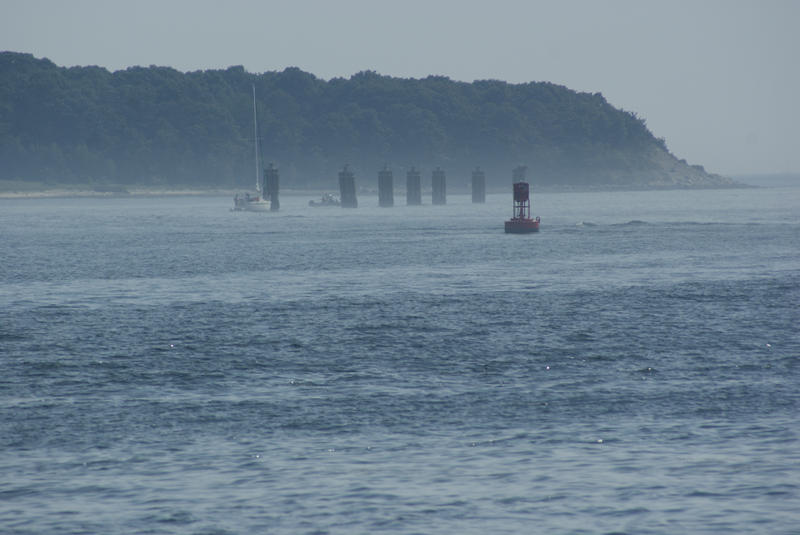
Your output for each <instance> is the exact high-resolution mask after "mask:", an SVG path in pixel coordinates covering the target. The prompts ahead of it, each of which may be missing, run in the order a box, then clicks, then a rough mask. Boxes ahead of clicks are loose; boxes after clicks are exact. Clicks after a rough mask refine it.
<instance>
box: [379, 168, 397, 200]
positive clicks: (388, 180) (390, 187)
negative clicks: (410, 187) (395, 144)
mask: <svg viewBox="0 0 800 535" xmlns="http://www.w3.org/2000/svg"><path fill="white" fill-rule="evenodd" d="M378 206H385V207H389V206H394V179H393V177H392V170H391V169H389V167H388V166H386V165H384V166H383V169H382V170H381V171H379V172H378Z"/></svg>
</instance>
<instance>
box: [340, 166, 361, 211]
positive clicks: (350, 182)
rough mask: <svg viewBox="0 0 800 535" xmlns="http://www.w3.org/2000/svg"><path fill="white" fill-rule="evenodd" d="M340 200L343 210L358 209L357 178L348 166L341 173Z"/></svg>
mask: <svg viewBox="0 0 800 535" xmlns="http://www.w3.org/2000/svg"><path fill="white" fill-rule="evenodd" d="M339 198H340V199H341V202H342V208H358V199H356V177H355V175H354V174H353V172H352V171H350V169H349V168H348V167H347V165H345V166H344V168H343V169H342V170H341V171H340V172H339Z"/></svg>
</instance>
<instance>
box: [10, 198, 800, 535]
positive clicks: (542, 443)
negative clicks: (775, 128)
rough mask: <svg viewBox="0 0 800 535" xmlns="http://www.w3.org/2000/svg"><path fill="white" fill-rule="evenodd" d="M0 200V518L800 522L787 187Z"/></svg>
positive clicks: (25, 527) (796, 290)
mask: <svg viewBox="0 0 800 535" xmlns="http://www.w3.org/2000/svg"><path fill="white" fill-rule="evenodd" d="M309 198H310V197H301V196H298V197H289V196H285V197H284V198H283V199H282V201H283V202H282V211H281V212H280V213H278V214H250V213H234V212H230V211H229V207H230V205H231V204H232V203H231V200H230V199H227V198H202V197H201V198H192V197H184V198H152V199H141V198H118V199H42V200H15V201H12V200H0V259H2V261H0V371H1V372H2V373H0V531H2V532H3V533H17V534H23V533H24V534H28V533H30V534H34V533H36V534H41V533H59V534H67V533H125V534H128V533H181V534H182V533H286V534H289V533H291V534H295V533H336V534H344V533H347V534H350V533H441V534H445V533H447V534H450V533H471V534H485V533H529V532H538V533H609V532H615V533H637V534H639V533H659V534H661V533H664V534H667V533H670V534H671V533H723V532H732V533H796V532H797V531H796V530H797V526H798V525H800V513H798V510H800V507H798V504H800V424H798V413H800V366H798V364H800V335H799V334H798V327H800V309H799V308H798V303H800V208H798V207H799V206H800V188H792V187H781V188H762V189H754V190H724V191H698V192H687V191H675V192H631V193H613V194H612V193H573V194H541V195H536V196H535V198H534V213H536V214H538V215H540V216H541V217H542V232H540V233H539V234H538V235H528V236H510V235H505V234H503V232H502V223H503V220H504V219H505V218H507V217H508V216H509V215H510V211H511V206H510V194H509V195H492V196H490V198H489V202H488V203H487V204H485V205H472V204H470V203H469V199H468V197H467V196H458V195H451V196H449V198H448V204H447V205H446V206H430V205H428V206H422V207H406V206H396V207H394V208H391V209H380V208H378V207H377V199H376V198H374V197H368V196H362V197H361V198H360V199H359V201H360V205H361V208H359V209H357V210H343V209H340V208H316V209H311V208H309V207H308V206H307V201H308V199H309Z"/></svg>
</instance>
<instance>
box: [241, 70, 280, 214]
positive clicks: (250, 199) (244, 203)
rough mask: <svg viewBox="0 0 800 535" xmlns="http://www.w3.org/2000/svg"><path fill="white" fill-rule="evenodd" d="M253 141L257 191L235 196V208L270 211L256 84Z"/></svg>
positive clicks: (248, 210) (247, 210)
mask: <svg viewBox="0 0 800 535" xmlns="http://www.w3.org/2000/svg"><path fill="white" fill-rule="evenodd" d="M253 133H254V137H253V141H254V152H255V158H256V193H255V195H251V194H250V193H249V192H246V193H243V194H239V193H237V194H236V196H234V198H233V210H235V211H237V212H240V211H242V212H269V211H270V210H271V208H272V203H271V202H270V201H268V200H266V199H265V198H264V191H263V188H262V187H261V175H262V174H263V169H262V166H261V162H260V161H259V157H258V155H259V150H258V119H257V117H256V86H255V85H253Z"/></svg>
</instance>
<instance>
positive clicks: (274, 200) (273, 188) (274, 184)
mask: <svg viewBox="0 0 800 535" xmlns="http://www.w3.org/2000/svg"><path fill="white" fill-rule="evenodd" d="M279 190H280V175H279V174H278V168H277V167H275V166H274V165H273V164H272V163H271V162H270V164H269V167H267V168H266V169H264V196H265V197H267V198H268V199H269V209H270V211H271V212H277V211H278V210H280V208H281V202H280V201H279V200H278V191H279Z"/></svg>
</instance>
